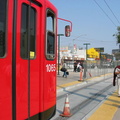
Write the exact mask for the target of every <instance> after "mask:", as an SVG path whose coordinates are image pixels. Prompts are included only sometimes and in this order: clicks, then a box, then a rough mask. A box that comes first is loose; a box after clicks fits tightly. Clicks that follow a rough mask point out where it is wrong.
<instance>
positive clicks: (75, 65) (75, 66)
mask: <svg viewBox="0 0 120 120" xmlns="http://www.w3.org/2000/svg"><path fill="white" fill-rule="evenodd" d="M76 70H77V62H76V61H75V62H74V72H76Z"/></svg>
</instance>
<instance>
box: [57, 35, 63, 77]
mask: <svg viewBox="0 0 120 120" xmlns="http://www.w3.org/2000/svg"><path fill="white" fill-rule="evenodd" d="M57 36H58V75H59V69H60V66H59V63H60V36H64V34H58V35H57Z"/></svg>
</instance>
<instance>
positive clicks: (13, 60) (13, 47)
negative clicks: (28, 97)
mask: <svg viewBox="0 0 120 120" xmlns="http://www.w3.org/2000/svg"><path fill="white" fill-rule="evenodd" d="M16 11H17V0H14V8H13V39H12V120H16V16H17V12H16Z"/></svg>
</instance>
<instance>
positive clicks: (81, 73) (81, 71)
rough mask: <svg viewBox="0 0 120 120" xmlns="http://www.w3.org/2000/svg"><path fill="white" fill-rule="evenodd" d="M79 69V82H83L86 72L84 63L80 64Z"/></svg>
mask: <svg viewBox="0 0 120 120" xmlns="http://www.w3.org/2000/svg"><path fill="white" fill-rule="evenodd" d="M79 68H80V80H78V81H83V72H84V67H83V62H80V64H79Z"/></svg>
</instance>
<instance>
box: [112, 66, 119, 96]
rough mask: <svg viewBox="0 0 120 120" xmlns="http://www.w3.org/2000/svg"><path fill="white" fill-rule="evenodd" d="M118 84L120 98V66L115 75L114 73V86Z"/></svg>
mask: <svg viewBox="0 0 120 120" xmlns="http://www.w3.org/2000/svg"><path fill="white" fill-rule="evenodd" d="M116 80H117V81H116ZM116 83H117V92H118V97H120V65H118V66H116V67H115V69H114V73H113V86H115V85H116Z"/></svg>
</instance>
